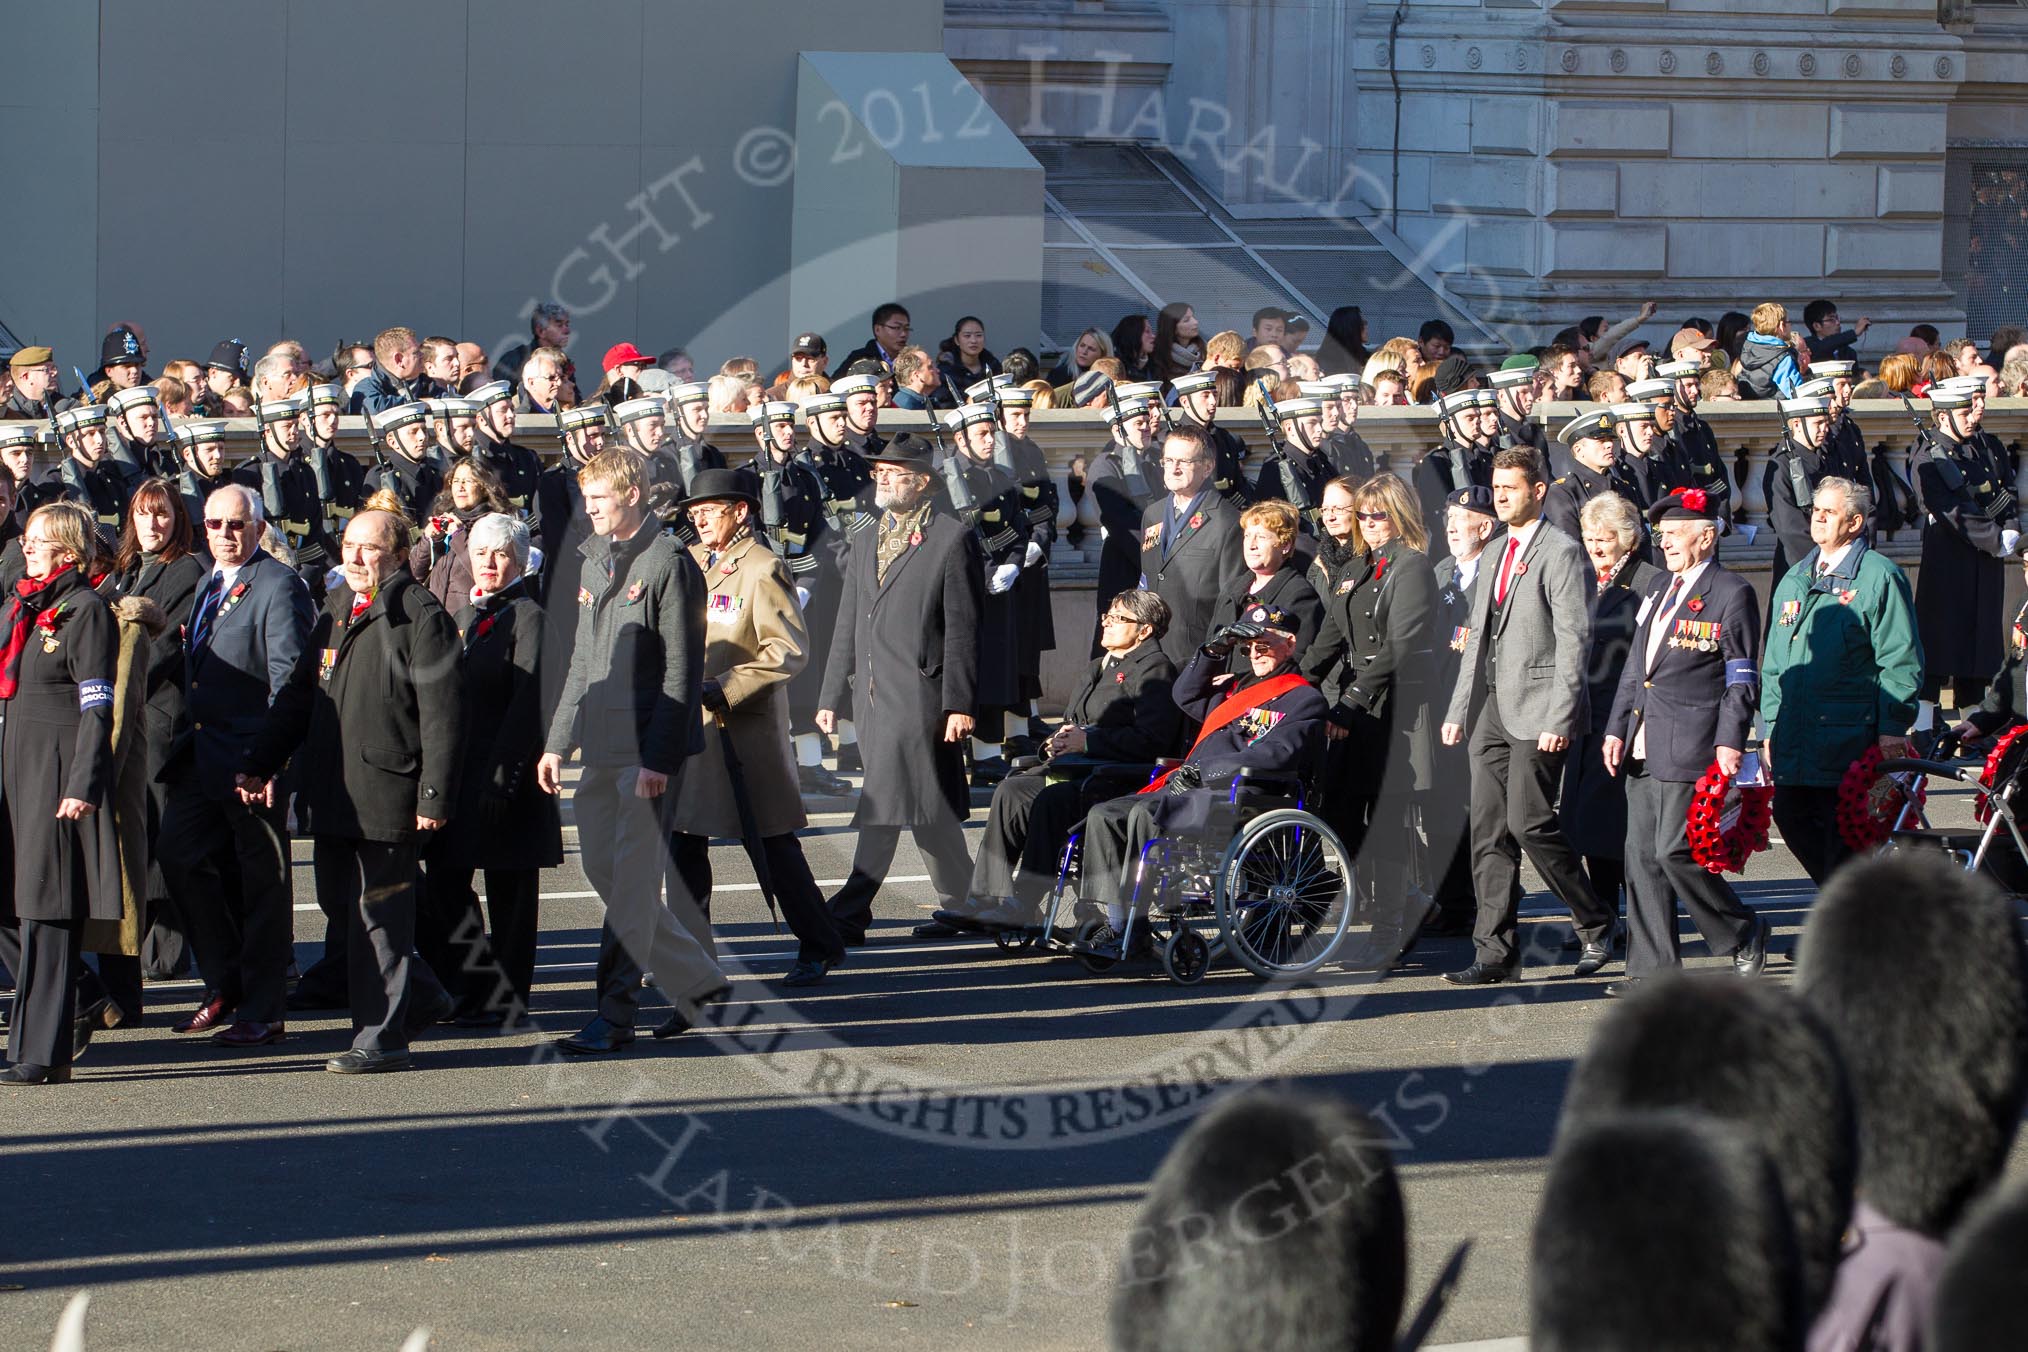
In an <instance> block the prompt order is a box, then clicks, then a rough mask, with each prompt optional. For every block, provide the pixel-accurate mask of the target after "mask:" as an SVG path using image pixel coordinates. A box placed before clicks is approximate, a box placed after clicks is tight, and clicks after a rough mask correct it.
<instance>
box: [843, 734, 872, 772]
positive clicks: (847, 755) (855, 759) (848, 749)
mask: <svg viewBox="0 0 2028 1352" xmlns="http://www.w3.org/2000/svg"><path fill="white" fill-rule="evenodd" d="M865 771H866V763H865V761H864V760H862V759H861V758H860V755H859V743H857V742H847V743H846V744H845V745H843V746H841V747H839V748H838V773H839V774H841V775H855V774H863V773H865Z"/></svg>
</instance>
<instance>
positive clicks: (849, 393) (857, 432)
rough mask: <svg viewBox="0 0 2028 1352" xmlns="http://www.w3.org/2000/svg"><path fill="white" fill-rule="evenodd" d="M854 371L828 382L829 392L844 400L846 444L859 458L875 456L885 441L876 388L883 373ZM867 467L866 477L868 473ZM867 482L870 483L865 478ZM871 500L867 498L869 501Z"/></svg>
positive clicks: (882, 379) (880, 382) (870, 471)
mask: <svg viewBox="0 0 2028 1352" xmlns="http://www.w3.org/2000/svg"><path fill="white" fill-rule="evenodd" d="M856 366H857V363H855V369H854V370H851V371H848V372H846V373H845V374H844V375H843V376H840V377H839V378H838V379H836V380H834V381H832V382H831V393H833V394H835V395H837V396H839V397H840V398H841V399H843V400H844V401H845V437H846V442H847V444H849V445H850V446H851V447H852V449H853V450H854V451H857V452H858V453H859V454H860V455H861V456H862V457H864V456H871V455H875V454H877V453H879V452H880V451H881V450H882V449H883V448H884V447H885V446H886V445H887V438H886V437H883V436H881V435H880V387H881V386H882V385H883V384H885V383H887V379H888V377H887V376H886V375H885V373H876V372H873V371H860V370H857V369H856ZM872 472H873V471H872V470H871V468H869V469H868V470H867V474H868V475H869V476H870V475H871V474H872ZM867 482H868V483H869V484H870V483H872V479H871V478H870V477H869V478H868V480H867ZM870 500H871V499H869V501H870Z"/></svg>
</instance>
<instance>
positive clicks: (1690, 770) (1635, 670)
mask: <svg viewBox="0 0 2028 1352" xmlns="http://www.w3.org/2000/svg"><path fill="white" fill-rule="evenodd" d="M1673 581H1674V575H1673V574H1659V575H1657V576H1656V577H1655V579H1654V580H1653V581H1652V582H1650V583H1649V584H1648V590H1647V593H1646V594H1645V595H1644V596H1643V597H1642V598H1641V608H1640V611H1639V613H1638V623H1637V624H1636V625H1635V627H1634V641H1633V649H1632V651H1631V652H1629V653H1628V655H1627V665H1626V670H1625V671H1623V672H1622V673H1621V675H1620V689H1619V694H1618V695H1617V696H1616V697H1615V698H1614V700H1613V712H1612V717H1611V718H1610V719H1609V720H1608V721H1607V723H1606V735H1607V736H1609V737H1617V738H1619V739H1620V740H1621V741H1623V742H1625V743H1626V746H1627V754H1628V756H1630V757H1631V756H1632V755H1633V749H1634V733H1635V730H1636V729H1637V728H1641V727H1645V728H1646V729H1647V739H1646V748H1645V749H1646V752H1647V766H1648V775H1649V776H1650V777H1651V778H1654V779H1662V780H1673V781H1675V782H1677V783H1683V784H1689V783H1695V782H1696V781H1697V780H1699V779H1701V778H1703V776H1704V772H1705V771H1706V770H1709V769H1710V768H1711V761H1712V753H1713V751H1714V750H1715V749H1716V748H1718V747H1721V746H1730V747H1737V748H1740V749H1744V748H1745V747H1746V744H1747V742H1748V740H1749V739H1750V738H1751V737H1752V735H1753V715H1754V710H1755V709H1756V708H1757V707H1759V704H1760V605H1759V603H1758V602H1757V601H1756V600H1755V599H1754V594H1753V584H1752V583H1750V582H1748V581H1747V580H1746V579H1745V578H1743V577H1741V576H1739V574H1737V573H1733V572H1728V571H1727V570H1726V569H1725V568H1723V567H1722V566H1720V565H1719V564H1718V563H1716V562H1713V563H1709V564H1706V565H1705V567H1704V571H1703V572H1702V573H1701V574H1699V575H1698V578H1697V580H1696V581H1695V582H1693V583H1691V584H1690V586H1689V587H1688V589H1687V590H1686V591H1685V592H1684V593H1683V595H1682V596H1681V597H1680V598H1679V599H1678V600H1677V602H1676V607H1675V609H1674V610H1673V611H1672V612H1671V613H1670V615H1669V617H1668V618H1667V620H1666V621H1665V622H1666V623H1667V624H1668V626H1669V629H1668V633H1667V634H1666V635H1665V636H1664V638H1663V640H1662V643H1661V646H1660V647H1658V648H1657V649H1656V650H1655V656H1654V658H1653V659H1652V660H1650V659H1649V657H1648V644H1649V635H1650V633H1651V632H1652V631H1653V628H1654V625H1655V622H1656V621H1657V619H1659V618H1661V616H1660V611H1661V606H1662V598H1663V597H1664V596H1665V595H1667V593H1668V590H1669V586H1670V584H1671V583H1672V582H1673Z"/></svg>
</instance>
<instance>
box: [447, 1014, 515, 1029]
mask: <svg viewBox="0 0 2028 1352" xmlns="http://www.w3.org/2000/svg"><path fill="white" fill-rule="evenodd" d="M506 1023H507V1011H506V1010H504V1009H468V1010H465V1011H463V1012H461V1013H458V1014H453V1015H451V1026H452V1027H453V1028H502V1027H505V1026H506Z"/></svg>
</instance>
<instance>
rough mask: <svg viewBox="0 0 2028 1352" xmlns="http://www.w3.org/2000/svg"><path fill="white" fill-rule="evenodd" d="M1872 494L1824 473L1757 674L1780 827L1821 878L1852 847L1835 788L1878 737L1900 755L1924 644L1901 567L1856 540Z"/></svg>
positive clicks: (1780, 585)
mask: <svg viewBox="0 0 2028 1352" xmlns="http://www.w3.org/2000/svg"><path fill="white" fill-rule="evenodd" d="M1872 511H1873V494H1872V493H1871V492H1870V491H1869V490H1867V489H1865V488H1862V487H1861V486H1859V485H1858V484H1855V483H1853V482H1852V481H1851V480H1850V479H1840V478H1835V477H1832V478H1825V479H1822V480H1819V481H1818V483H1817V489H1816V494H1815V496H1814V497H1813V498H1812V499H1811V511H1810V540H1811V542H1812V543H1813V544H1815V546H1816V548H1814V549H1812V550H1811V551H1810V552H1809V554H1808V555H1806V556H1805V557H1804V558H1803V559H1802V560H1801V561H1800V562H1798V563H1797V564H1796V565H1795V566H1794V567H1792V568H1790V569H1789V570H1788V572H1787V573H1786V574H1784V575H1783V576H1782V578H1781V580H1780V581H1779V582H1777V583H1776V584H1775V590H1774V598H1773V600H1772V601H1771V602H1769V609H1770V611H1771V612H1772V614H1773V617H1774V624H1773V626H1772V627H1771V628H1770V629H1769V631H1768V639H1767V655H1766V658H1765V661H1764V664H1763V670H1762V673H1761V702H1760V707H1761V716H1762V717H1763V718H1764V719H1766V721H1767V728H1768V738H1767V746H1766V747H1765V748H1764V749H1763V755H1764V756H1765V758H1766V760H1767V763H1768V766H1769V768H1770V769H1771V770H1772V771H1773V774H1774V782H1775V799H1774V816H1775V824H1776V826H1778V827H1779V828H1780V829H1781V834H1782V838H1783V839H1784V840H1786V841H1787V842H1788V845H1789V849H1790V851H1792V852H1793V853H1794V854H1795V856H1796V860H1797V862H1798V863H1800V864H1801V865H1802V866H1803V868H1804V870H1805V871H1806V872H1808V873H1809V875H1810V879H1811V881H1812V882H1815V883H1817V884H1818V885H1819V886H1822V885H1823V882H1824V880H1825V879H1826V878H1828V877H1829V876H1830V875H1831V873H1832V871H1833V870H1835V869H1836V868H1837V867H1838V865H1840V864H1842V863H1843V862H1844V861H1845V860H1846V858H1847V857H1849V856H1850V855H1851V853H1852V852H1851V850H1850V849H1849V848H1847V847H1846V845H1845V842H1844V840H1843V838H1842V837H1840V835H1839V834H1838V785H1839V784H1840V783H1841V782H1842V781H1843V780H1844V778H1845V772H1846V770H1847V769H1849V768H1850V767H1851V765H1852V762H1854V761H1856V760H1858V759H1859V758H1860V757H1861V756H1863V755H1865V754H1866V749H1867V748H1868V747H1869V746H1872V745H1874V744H1875V743H1876V742H1877V743H1878V745H1879V747H1880V750H1881V753H1882V754H1883V755H1887V756H1894V755H1899V754H1900V753H1901V750H1902V746H1903V737H1904V735H1905V734H1906V733H1907V731H1908V726H1909V723H1910V722H1911V721H1912V720H1913V719H1914V717H1915V700H1916V693H1917V691H1918V690H1919V689H1920V688H1921V686H1922V640H1921V639H1920V638H1918V637H1917V636H1916V629H1915V600H1914V595H1913V593H1912V591H1911V590H1910V588H1909V585H1908V575H1907V574H1906V573H1903V572H1902V571H1901V569H1900V567H1899V566H1897V565H1896V564H1895V563H1894V562H1893V561H1891V560H1890V559H1888V558H1887V557H1886V556H1885V555H1883V554H1877V553H1875V552H1874V551H1872V550H1870V549H1868V548H1867V547H1866V542H1865V541H1864V540H1862V539H1861V538H1860V535H1861V533H1862V532H1863V531H1864V530H1865V527H1866V521H1867V518H1868V517H1869V516H1870V514H1871V513H1872Z"/></svg>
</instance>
